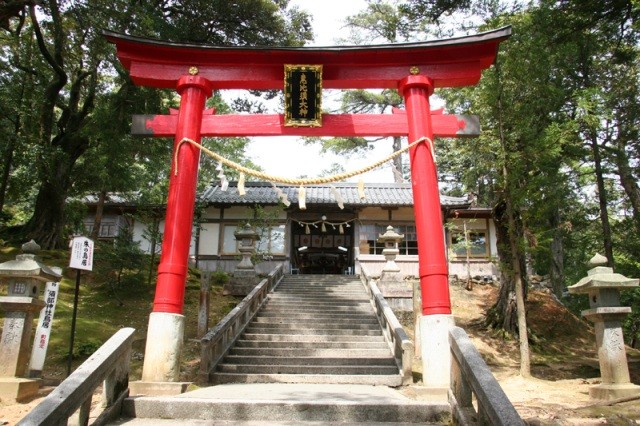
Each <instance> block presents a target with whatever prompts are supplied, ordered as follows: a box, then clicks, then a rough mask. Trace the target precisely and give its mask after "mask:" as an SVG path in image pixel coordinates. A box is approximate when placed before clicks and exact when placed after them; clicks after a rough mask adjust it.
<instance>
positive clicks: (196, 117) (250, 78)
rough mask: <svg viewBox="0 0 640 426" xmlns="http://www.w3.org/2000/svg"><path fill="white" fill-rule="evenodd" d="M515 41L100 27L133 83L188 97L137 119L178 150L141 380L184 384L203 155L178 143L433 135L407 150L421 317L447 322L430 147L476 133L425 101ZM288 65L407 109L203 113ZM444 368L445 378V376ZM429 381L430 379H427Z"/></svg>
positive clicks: (276, 77) (501, 33)
mask: <svg viewBox="0 0 640 426" xmlns="http://www.w3.org/2000/svg"><path fill="white" fill-rule="evenodd" d="M510 34H511V29H510V27H505V28H501V29H498V30H495V31H490V32H485V33H481V34H477V35H473V36H466V37H459V38H452V39H447V40H435V41H429V42H421V43H404V44H391V45H376V46H341V47H268V48H267V47H265V48H246V47H218V46H202V45H188V44H176V43H168V42H161V41H157V40H150V39H144V38H138V37H131V36H125V35H122V34H117V33H113V32H105V36H106V38H107V39H108V40H109V41H110V42H112V43H114V44H115V45H116V47H117V55H118V58H119V59H120V61H121V62H122V64H123V65H124V66H125V68H126V69H127V70H128V71H129V73H130V76H131V79H132V80H133V82H134V83H136V84H138V85H143V86H151V87H157V88H171V89H175V90H176V91H177V92H178V93H179V94H180V95H181V101H180V108H179V110H178V111H172V112H171V114H170V115H153V116H134V124H133V133H134V134H139V135H148V136H156V137H168V136H174V138H175V143H174V151H175V150H176V149H178V150H179V152H178V153H175V152H174V155H177V158H178V161H177V164H175V165H172V172H171V177H170V183H169V196H168V200H167V212H166V219H165V232H164V239H163V243H162V254H161V258H160V264H159V266H158V281H157V285H156V295H155V299H154V305H153V312H152V314H151V317H150V319H149V331H148V337H147V348H146V353H145V364H144V370H143V381H149V382H171V381H177V380H178V379H177V377H178V373H179V371H178V370H179V369H178V358H179V352H180V349H181V340H182V334H183V332H182V327H183V326H184V325H183V321H184V319H183V317H182V311H183V302H184V287H185V282H186V274H187V263H188V255H189V244H190V240H191V229H192V224H193V211H194V203H195V197H196V181H197V173H198V162H199V155H200V151H199V150H198V149H197V148H196V147H194V146H191V145H190V144H180V142H181V141H182V140H183V139H185V138H188V139H191V140H194V141H196V142H199V141H200V138H201V137H202V136H281V135H282V136H284V135H298V136H408V138H409V142H413V141H417V140H419V139H421V138H428V140H426V141H425V143H420V144H417V145H415V146H414V147H412V148H411V150H410V161H411V182H412V187H413V197H414V214H415V219H416V220H415V222H416V232H417V237H418V252H419V271H420V272H419V273H420V285H421V291H422V313H423V315H424V316H438V315H444V316H450V315H451V303H450V299H449V287H448V266H447V259H446V253H445V245H444V233H443V228H442V218H441V210H440V194H439V190H438V180H437V173H436V165H435V161H434V158H433V156H432V150H433V146H432V142H431V141H432V140H433V138H434V137H436V136H440V137H456V136H463V135H474V134H477V132H478V128H477V123H476V122H474V120H473V119H471V118H469V117H461V116H454V115H444V114H442V113H441V111H440V112H439V113H435V112H431V111H430V106H429V97H430V95H431V94H432V93H433V91H434V89H435V88H438V87H458V86H468V85H475V84H476V83H477V82H478V81H479V79H480V76H481V72H482V71H483V70H484V69H486V68H488V67H490V66H491V65H492V64H493V62H494V61H495V58H496V55H497V50H498V46H499V44H500V42H502V41H503V40H505V39H506V38H508V37H509V35H510ZM285 64H314V65H322V74H323V76H322V87H323V88H326V89H398V91H399V92H400V94H401V95H402V96H403V97H404V100H405V108H406V111H402V112H400V113H398V111H395V113H394V114H366V115H350V114H341V115H329V114H326V115H323V116H322V126H321V127H286V126H285V125H284V116H283V115H278V114H275V115H266V114H265V115H233V114H231V115H214V112H213V111H212V110H205V102H206V100H207V98H209V97H210V96H211V94H212V91H213V90H219V89H257V90H269V89H277V90H282V89H283V86H284V66H285ZM174 167H177V168H178V170H179V173H178V174H174V170H173V168H174ZM172 316H173V317H172ZM436 322H440V320H439V319H438V320H437V321H436ZM445 322H447V321H445ZM168 328H173V329H174V330H173V331H171V330H168ZM422 333H424V330H423V331H422ZM436 333H437V332H436ZM441 334H442V333H441ZM443 339H444V340H443ZM150 340H154V341H150ZM163 340H164V342H162V341H163ZM436 340H437V341H436V342H435V344H436V345H442V344H444V345H445V346H447V347H446V352H447V353H446V354H444V353H443V354H441V355H442V356H444V357H445V358H447V359H448V345H447V343H446V342H447V336H446V333H445V334H444V337H443V336H440V337H439V338H438V339H436ZM167 341H171V342H167ZM431 343H433V342H431ZM423 345H424V343H423ZM434 349H435V348H434V347H431V348H430V351H431V352H437V351H435V350H434ZM443 351H444V349H443ZM423 358H424V356H423ZM423 362H424V361H423ZM435 364H437V362H435ZM435 364H432V365H430V369H434V365H435ZM445 373H446V380H447V381H448V369H447V371H446V372H445ZM437 374H442V373H437ZM438 380H439V379H434V380H433V382H434V383H433V384H434V385H439V383H437V382H438ZM425 383H427V384H428V379H427V380H425Z"/></svg>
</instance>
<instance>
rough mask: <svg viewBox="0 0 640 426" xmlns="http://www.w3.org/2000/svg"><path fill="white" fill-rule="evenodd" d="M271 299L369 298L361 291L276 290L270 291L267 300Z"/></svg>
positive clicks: (348, 299)
mask: <svg viewBox="0 0 640 426" xmlns="http://www.w3.org/2000/svg"><path fill="white" fill-rule="evenodd" d="M273 299H285V300H289V299H300V300H309V299H312V300H314V299H318V300H323V301H325V300H334V301H339V300H344V301H361V300H367V301H368V300H369V296H367V294H366V293H363V292H360V291H359V292H352V293H327V292H308V291H300V292H297V293H296V292H278V293H272V294H271V295H269V300H273Z"/></svg>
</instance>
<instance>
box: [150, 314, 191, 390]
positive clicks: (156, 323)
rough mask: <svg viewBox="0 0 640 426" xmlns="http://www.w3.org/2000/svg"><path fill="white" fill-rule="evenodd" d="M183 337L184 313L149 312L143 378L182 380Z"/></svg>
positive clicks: (169, 380)
mask: <svg viewBox="0 0 640 426" xmlns="http://www.w3.org/2000/svg"><path fill="white" fill-rule="evenodd" d="M183 341H184V315H180V314H171V313H167V312H152V313H151V315H149V328H148V330H147V344H146V347H145V350H144V364H143V366H142V381H143V382H177V381H179V380H180V354H181V352H182V344H183Z"/></svg>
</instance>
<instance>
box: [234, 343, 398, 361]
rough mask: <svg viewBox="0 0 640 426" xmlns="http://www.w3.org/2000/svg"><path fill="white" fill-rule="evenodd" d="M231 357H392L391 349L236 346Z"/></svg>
mask: <svg viewBox="0 0 640 426" xmlns="http://www.w3.org/2000/svg"><path fill="white" fill-rule="evenodd" d="M229 355H239V356H280V357H313V356H315V357H328V358H365V357H373V358H384V357H390V356H391V351H390V350H389V348H383V349H340V348H337V349H331V348H317V349H310V348H239V347H237V346H234V347H233V348H231V350H230V351H229Z"/></svg>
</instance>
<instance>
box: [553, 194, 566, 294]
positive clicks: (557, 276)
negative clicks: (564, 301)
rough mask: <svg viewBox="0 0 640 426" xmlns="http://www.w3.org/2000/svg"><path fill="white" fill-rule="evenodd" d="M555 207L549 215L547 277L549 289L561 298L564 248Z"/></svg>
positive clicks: (558, 210)
mask: <svg viewBox="0 0 640 426" xmlns="http://www.w3.org/2000/svg"><path fill="white" fill-rule="evenodd" d="M558 207H559V206H557V205H556V206H555V207H554V209H553V212H552V214H551V220H550V223H551V226H552V228H553V240H552V241H551V269H550V272H549V277H550V280H551V288H552V289H553V294H555V295H556V297H558V298H561V297H562V292H563V291H564V246H563V243H562V229H561V228H560V220H561V219H560V209H559V208H558Z"/></svg>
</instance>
